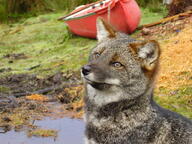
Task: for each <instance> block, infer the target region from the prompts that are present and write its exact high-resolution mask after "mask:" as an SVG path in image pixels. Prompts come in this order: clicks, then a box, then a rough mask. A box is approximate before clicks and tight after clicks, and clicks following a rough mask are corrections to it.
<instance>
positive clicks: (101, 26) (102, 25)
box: [96, 18, 116, 42]
mask: <svg viewBox="0 0 192 144" xmlns="http://www.w3.org/2000/svg"><path fill="white" fill-rule="evenodd" d="M96 27H97V39H98V41H99V42H100V41H102V40H104V39H106V38H112V37H116V31H115V30H114V29H113V28H112V27H111V26H110V25H109V24H108V23H106V22H105V21H104V20H103V19H101V18H98V19H97V23H96Z"/></svg>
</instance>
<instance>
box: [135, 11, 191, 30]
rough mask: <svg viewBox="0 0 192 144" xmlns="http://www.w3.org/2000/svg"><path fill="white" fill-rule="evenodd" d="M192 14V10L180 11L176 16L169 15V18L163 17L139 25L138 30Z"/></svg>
mask: <svg viewBox="0 0 192 144" xmlns="http://www.w3.org/2000/svg"><path fill="white" fill-rule="evenodd" d="M190 14H192V11H187V12H184V13H180V14H178V15H174V16H171V17H167V18H164V19H161V20H160V21H158V22H154V23H150V24H145V25H142V26H140V27H138V28H137V30H141V29H143V28H148V27H152V26H155V25H159V24H162V23H167V22H169V21H171V20H177V19H179V18H180V17H182V16H189V15H190Z"/></svg>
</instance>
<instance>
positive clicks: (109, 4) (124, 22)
mask: <svg viewBox="0 0 192 144" xmlns="http://www.w3.org/2000/svg"><path fill="white" fill-rule="evenodd" d="M97 17H102V18H103V19H104V20H106V21H108V22H109V23H110V24H111V25H112V26H114V27H115V28H116V29H117V30H118V31H121V32H124V33H129V34H130V33H132V32H133V31H134V30H135V29H136V28H137V26H138V24H139V22H140V18H141V12H140V9H139V6H138V5H137V3H136V1H135V0H102V1H98V2H96V3H92V4H88V5H83V6H80V7H77V8H76V9H75V10H74V11H73V12H71V13H70V14H69V15H67V16H65V17H62V18H60V20H64V22H65V23H66V24H67V25H68V27H69V29H70V30H71V32H73V33H74V34H76V35H80V36H84V37H89V38H96V19H97Z"/></svg>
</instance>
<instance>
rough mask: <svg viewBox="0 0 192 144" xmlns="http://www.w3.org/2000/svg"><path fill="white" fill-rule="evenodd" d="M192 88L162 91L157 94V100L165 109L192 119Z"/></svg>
mask: <svg viewBox="0 0 192 144" xmlns="http://www.w3.org/2000/svg"><path fill="white" fill-rule="evenodd" d="M191 94H192V86H185V87H182V88H179V89H177V90H169V89H162V90H161V91H160V92H159V93H156V96H155V99H156V101H157V103H159V104H160V105H161V106H163V107H164V108H167V109H170V110H172V111H175V112H178V113H180V114H182V115H184V116H186V117H188V118H192V111H191V109H192V95H191Z"/></svg>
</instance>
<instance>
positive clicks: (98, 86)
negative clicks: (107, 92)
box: [84, 77, 111, 90]
mask: <svg viewBox="0 0 192 144" xmlns="http://www.w3.org/2000/svg"><path fill="white" fill-rule="evenodd" d="M84 79H85V80H86V82H87V83H88V84H90V85H91V86H92V87H93V88H95V89H98V90H104V89H109V88H110V87H111V84H107V83H102V82H95V81H92V80H90V79H88V78H86V77H84Z"/></svg>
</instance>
